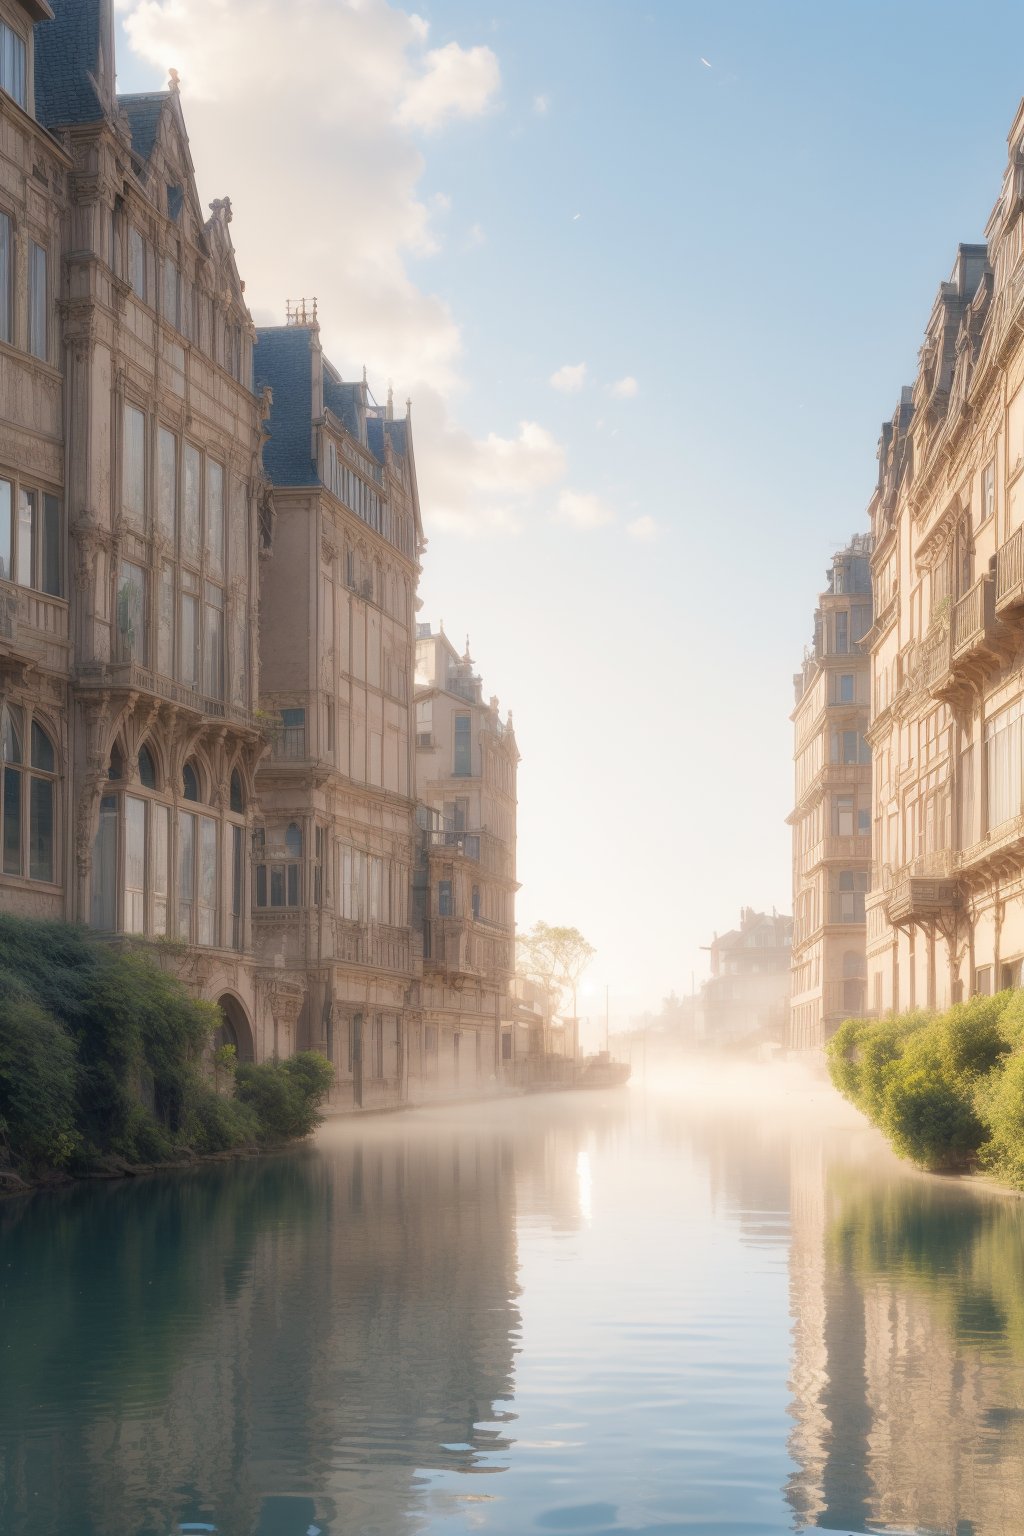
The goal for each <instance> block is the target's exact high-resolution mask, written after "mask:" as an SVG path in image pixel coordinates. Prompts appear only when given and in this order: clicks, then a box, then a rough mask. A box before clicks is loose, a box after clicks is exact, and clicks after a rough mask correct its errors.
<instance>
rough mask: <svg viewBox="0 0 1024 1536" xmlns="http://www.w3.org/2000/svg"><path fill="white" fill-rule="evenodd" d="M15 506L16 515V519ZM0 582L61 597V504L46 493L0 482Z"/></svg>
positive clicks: (8, 481)
mask: <svg viewBox="0 0 1024 1536" xmlns="http://www.w3.org/2000/svg"><path fill="white" fill-rule="evenodd" d="M15 502H16V503H17V515H15V511H14V508H15ZM0 578H2V579H3V580H4V581H16V582H18V584H19V585H20V586H23V587H33V588H35V590H36V591H37V592H46V593H49V594H50V596H52V597H59V596H60V595H61V586H62V571H61V537H60V502H59V501H58V500H57V498H56V496H51V495H49V493H48V492H46V491H37V490H30V489H29V488H28V487H27V486H21V487H19V488H18V489H17V493H15V486H14V484H13V482H12V481H10V480H0Z"/></svg>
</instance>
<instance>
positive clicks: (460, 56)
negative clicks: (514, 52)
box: [397, 43, 501, 133]
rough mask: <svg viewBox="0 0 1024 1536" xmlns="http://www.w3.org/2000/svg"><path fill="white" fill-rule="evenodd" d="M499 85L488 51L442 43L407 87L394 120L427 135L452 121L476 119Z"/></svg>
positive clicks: (497, 71) (495, 65)
mask: <svg viewBox="0 0 1024 1536" xmlns="http://www.w3.org/2000/svg"><path fill="white" fill-rule="evenodd" d="M500 84H501V70H500V69H499V67H498V60H497V57H496V55H495V54H494V53H492V51H491V49H490V48H485V47H478V48H462V47H460V46H459V44H458V43H446V44H445V45H444V47H443V48H433V49H431V50H430V52H429V53H428V54H427V55H426V58H425V59H424V61H423V69H422V73H421V74H419V75H418V76H417V77H416V78H415V79H413V80H411V81H410V82H409V84H408V85H407V87H406V90H405V94H404V95H403V97H402V99H401V101H400V102H399V104H398V113H397V117H398V121H399V122H400V123H408V124H409V125H410V126H412V127H414V128H423V129H425V130H426V131H427V132H428V133H430V132H433V131H434V130H435V129H437V128H440V127H442V126H443V124H445V123H447V122H449V121H450V120H451V119H452V118H456V117H479V116H480V114H481V113H482V112H485V111H486V110H487V108H488V107H489V106H490V105H491V103H492V101H493V100H494V97H495V96H496V95H497V93H498V88H499V86H500Z"/></svg>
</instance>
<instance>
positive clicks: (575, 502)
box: [558, 490, 615, 529]
mask: <svg viewBox="0 0 1024 1536" xmlns="http://www.w3.org/2000/svg"><path fill="white" fill-rule="evenodd" d="M558 516H559V517H560V518H561V520H562V521H563V522H564V523H571V524H572V526H573V527H574V528H581V529H589V528H602V527H603V526H604V525H605V524H606V523H610V522H613V521H614V518H615V513H614V512H613V511H612V509H611V507H610V506H609V505H608V503H607V502H605V501H602V500H601V498H600V496H595V495H594V494H593V493H592V492H591V491H570V490H565V491H563V492H562V493H561V495H560V496H559V498H558Z"/></svg>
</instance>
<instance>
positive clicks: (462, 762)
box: [452, 715, 473, 774]
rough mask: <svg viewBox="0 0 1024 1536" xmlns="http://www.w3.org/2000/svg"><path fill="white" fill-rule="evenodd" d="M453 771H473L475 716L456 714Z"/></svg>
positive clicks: (463, 772) (460, 772)
mask: <svg viewBox="0 0 1024 1536" xmlns="http://www.w3.org/2000/svg"><path fill="white" fill-rule="evenodd" d="M452 771H453V772H454V773H458V774H470V773H472V772H473V717H472V716H471V715H456V716H455V759H454V763H453V765H452Z"/></svg>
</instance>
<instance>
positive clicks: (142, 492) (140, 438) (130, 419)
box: [121, 405, 146, 528]
mask: <svg viewBox="0 0 1024 1536" xmlns="http://www.w3.org/2000/svg"><path fill="white" fill-rule="evenodd" d="M121 506H122V509H123V511H124V515H125V518H126V519H127V521H128V522H129V523H131V524H132V526H133V527H135V528H145V526H146V415H145V412H144V411H140V410H139V408H138V407H137V406H135V405H126V406H125V408H124V450H123V453H122V469H121Z"/></svg>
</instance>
